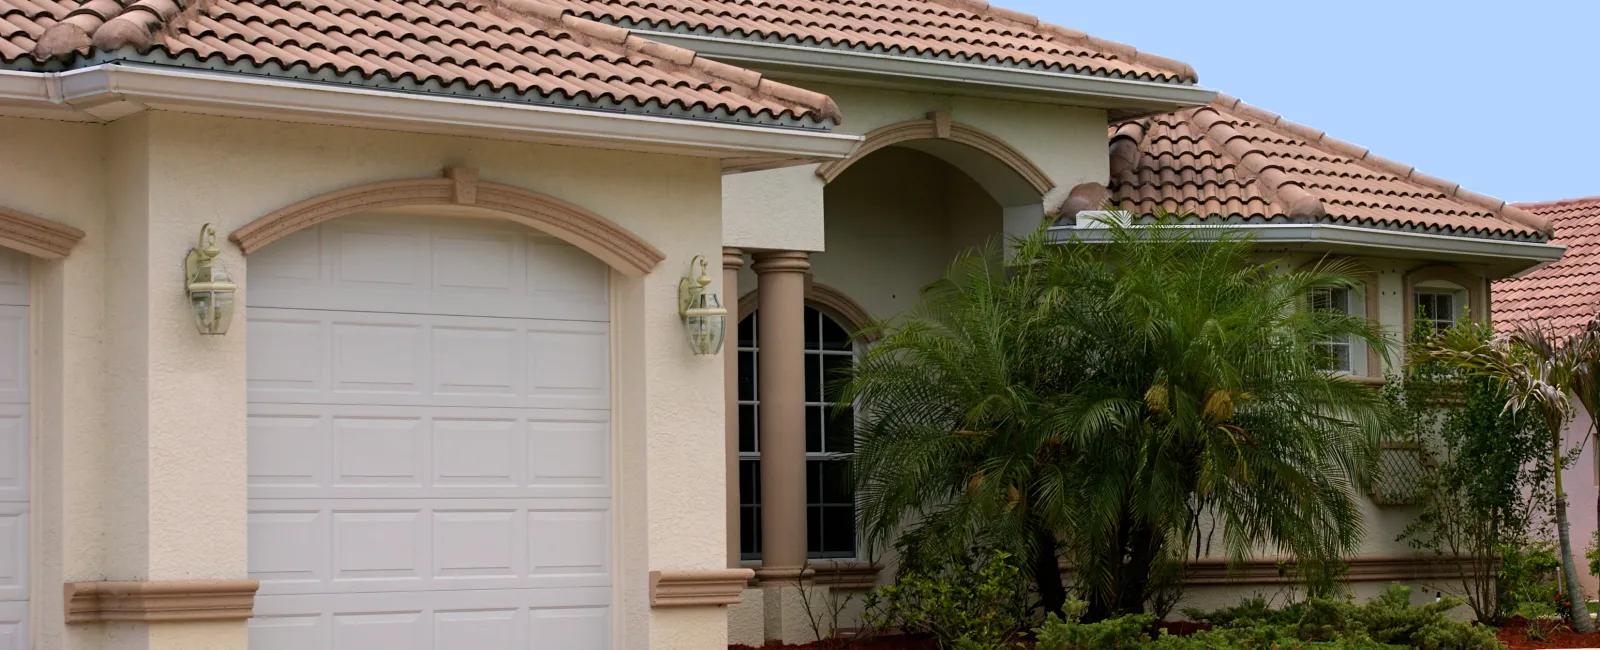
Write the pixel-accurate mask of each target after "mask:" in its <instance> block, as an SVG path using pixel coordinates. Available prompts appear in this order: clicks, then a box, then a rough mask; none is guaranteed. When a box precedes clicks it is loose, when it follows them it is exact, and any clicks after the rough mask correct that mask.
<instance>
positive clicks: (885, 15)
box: [551, 0, 1199, 84]
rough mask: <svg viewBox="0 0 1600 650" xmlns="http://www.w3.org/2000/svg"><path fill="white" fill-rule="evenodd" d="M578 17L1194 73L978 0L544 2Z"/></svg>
mask: <svg viewBox="0 0 1600 650" xmlns="http://www.w3.org/2000/svg"><path fill="white" fill-rule="evenodd" d="M551 1H552V2H555V3H556V4H559V5H560V6H561V7H563V8H565V9H567V10H569V11H572V12H574V13H575V14H577V15H579V16H582V17H584V18H591V19H594V20H598V21H601V22H606V23H611V24H616V25H622V26H625V27H630V28H639V29H648V30H656V31H665V32H677V33H685V34H700V35H707V36H713V37H720V38H727V39H737V40H755V41H769V42H777V43H785V44H791V45H800V46H809V47H819V48H830V49H842V50H851V51H859V52H871V53H875V54H887V55H891V56H905V57H916V58H924V59H931V60H943V61H960V62H963V63H978V64H987V65H997V66H1008V67H1019V68H1026V69H1030V70H1046V71H1053V72H1062V73H1068V74H1081V75H1094V76H1101V77H1111V78H1119V79H1141V80H1146V81H1159V82H1169V83H1180V84H1193V83H1196V82H1198V81H1199V78H1198V77H1197V76H1196V75H1195V72H1194V68H1192V67H1190V66H1189V65H1188V64H1185V63H1181V62H1178V61H1174V60H1172V59H1168V58H1165V57H1160V56H1156V55H1153V54H1149V53H1146V52H1140V51H1138V50H1136V49H1134V48H1132V47H1130V46H1127V45H1123V44H1121V43H1114V42H1112V41H1107V40H1104V39H1100V38H1095V37H1093V36H1089V35H1088V34H1085V33H1083V32H1080V31H1078V30H1075V29H1069V28H1066V27H1060V26H1057V25H1052V24H1050V23H1046V22H1042V21H1040V20H1039V18H1038V17H1036V16H1031V15H1028V14H1024V13H1021V12H1017V11H1011V10H1009V9H1003V8H1000V7H991V6H989V4H988V3H987V2H985V1H984V0H551Z"/></svg>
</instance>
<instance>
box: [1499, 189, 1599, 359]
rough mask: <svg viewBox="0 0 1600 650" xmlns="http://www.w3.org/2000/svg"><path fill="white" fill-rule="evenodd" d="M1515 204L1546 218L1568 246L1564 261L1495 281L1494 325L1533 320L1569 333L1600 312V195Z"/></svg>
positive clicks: (1556, 240) (1558, 239)
mask: <svg viewBox="0 0 1600 650" xmlns="http://www.w3.org/2000/svg"><path fill="white" fill-rule="evenodd" d="M1517 207H1520V208H1522V209H1525V210H1528V211H1529V212H1533V213H1535V214H1540V215H1544V216H1546V217H1548V218H1549V219H1550V221H1551V224H1552V225H1553V226H1555V229H1556V234H1555V238H1554V239H1552V240H1551V241H1552V242H1553V243H1556V244H1562V245H1564V246H1566V247H1567V252H1566V254H1565V255H1563V256H1562V257H1561V259H1559V260H1556V261H1555V262H1552V263H1550V265H1548V266H1545V267H1544V268H1541V269H1538V270H1536V271H1534V272H1532V273H1529V274H1527V275H1524V276H1522V277H1519V278H1512V279H1509V280H1500V281H1499V282H1495V283H1494V288H1493V291H1492V296H1493V299H1492V303H1493V305H1494V323H1495V328H1496V329H1498V330H1501V331H1506V330H1509V329H1511V328H1512V327H1515V325H1516V323H1519V322H1525V321H1535V322H1538V323H1541V324H1543V325H1544V326H1546V327H1553V328H1556V329H1557V330H1560V331H1562V332H1570V331H1572V330H1574V329H1577V328H1580V327H1583V326H1585V325H1587V324H1588V323H1589V320H1590V319H1592V318H1594V316H1595V314H1600V196H1595V197H1590V198H1587V199H1568V200H1565V201H1549V202H1545V203H1518V204H1517Z"/></svg>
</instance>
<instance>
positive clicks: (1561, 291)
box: [1493, 196, 1600, 598]
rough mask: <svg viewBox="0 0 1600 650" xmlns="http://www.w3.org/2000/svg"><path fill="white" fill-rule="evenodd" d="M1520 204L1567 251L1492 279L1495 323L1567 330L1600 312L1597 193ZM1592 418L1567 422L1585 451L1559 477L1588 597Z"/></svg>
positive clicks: (1599, 588)
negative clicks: (1526, 269)
mask: <svg viewBox="0 0 1600 650" xmlns="http://www.w3.org/2000/svg"><path fill="white" fill-rule="evenodd" d="M1517 206H1518V207H1521V208H1522V209H1524V210H1527V211H1529V212H1532V213H1534V214H1538V215H1541V216H1543V217H1545V218H1547V219H1549V220H1550V225H1551V226H1552V227H1554V228H1555V237H1554V238H1552V239H1551V240H1550V241H1551V243H1554V244H1559V245H1562V246H1566V247H1567V254H1566V255H1565V256H1563V257H1562V258H1561V259H1560V260H1557V261H1555V262H1552V263H1550V264H1548V265H1545V266H1544V267H1542V268H1539V269H1537V270H1535V271H1533V272H1531V273H1527V274H1525V275H1522V276H1519V277H1516V278H1509V279H1505V280H1501V281H1499V282H1496V283H1494V287H1493V292H1494V295H1493V298H1494V300H1493V302H1494V312H1493V316H1494V326H1495V330H1496V331H1497V332H1499V333H1509V332H1511V331H1513V330H1514V329H1515V328H1516V327H1517V326H1518V325H1519V324H1524V323H1526V324H1532V325H1536V326H1539V327H1545V328H1549V329H1553V330H1554V331H1555V332H1556V333H1558V334H1568V333H1571V332H1573V331H1574V330H1577V329H1580V328H1583V327H1585V326H1587V325H1588V324H1589V321H1590V320H1592V319H1594V317H1595V316H1596V315H1600V259H1597V258H1596V257H1595V256H1596V254H1600V238H1597V237H1596V236H1595V235H1596V234H1597V233H1600V196H1595V197H1589V198H1586V199H1567V200H1563V201H1544V202H1539V203H1519V204H1517ZM1592 422H1593V420H1592V418H1591V417H1590V415H1589V414H1588V413H1586V412H1583V410H1582V409H1579V412H1578V414H1577V416H1576V417H1574V418H1573V421H1572V422H1571V423H1569V424H1568V425H1567V430H1566V434H1565V436H1564V441H1565V443H1566V444H1567V446H1568V447H1569V448H1570V447H1572V446H1574V445H1578V444H1583V452H1582V453H1581V454H1579V456H1578V458H1577V459H1576V460H1575V461H1573V465H1572V467H1571V468H1570V469H1568V470H1567V473H1566V474H1565V476H1564V477H1563V479H1564V483H1565V488H1566V492H1567V503H1568V506H1567V517H1568V519H1569V521H1570V522H1571V525H1572V546H1573V553H1574V555H1577V556H1578V565H1579V570H1578V574H1579V575H1580V576H1582V579H1583V588H1584V592H1585V593H1587V594H1588V595H1589V597H1590V598H1594V597H1596V596H1597V595H1600V577H1597V576H1595V575H1593V574H1591V573H1590V572H1589V571H1588V570H1587V566H1588V563H1587V562H1585V561H1584V560H1583V559H1582V551H1583V550H1584V549H1586V548H1588V547H1589V546H1590V545H1592V544H1594V542H1593V540H1594V536H1595V531H1596V530H1600V526H1597V522H1600V515H1597V513H1596V508H1597V507H1600V502H1597V497H1600V478H1596V477H1597V476H1600V466H1597V465H1596V462H1597V461H1596V458H1600V456H1597V454H1596V449H1595V447H1596V443H1595V442H1594V440H1593V439H1592V437H1593V435H1594V432H1593V431H1592V430H1591V427H1592V426H1593V424H1592Z"/></svg>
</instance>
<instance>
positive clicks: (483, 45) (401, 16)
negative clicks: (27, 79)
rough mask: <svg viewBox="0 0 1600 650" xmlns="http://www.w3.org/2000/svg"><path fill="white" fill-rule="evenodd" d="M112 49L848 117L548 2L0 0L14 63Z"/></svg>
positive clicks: (720, 115)
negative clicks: (567, 12) (569, 12)
mask: <svg viewBox="0 0 1600 650" xmlns="http://www.w3.org/2000/svg"><path fill="white" fill-rule="evenodd" d="M117 59H126V60H139V61H147V62H154V63H162V64H172V65H184V66H189V67H200V68H212V69H228V70H238V71H247V72H261V73H266V74H273V75H274V76H291V77H293V76H301V77H304V78H308V79H314V80H338V81H344V82H349V81H364V82H368V83H374V84H376V85H380V86H400V87H401V88H403V89H407V90H427V91H433V92H441V91H442V92H452V91H455V92H459V93H461V94H468V95H474V96H485V97H492V98H496V99H508V100H513V101H525V102H538V103H554V104H559V105H568V106H579V107H587V108H603V109H611V110H623V111H636V112H643V113H651V114H661V113H668V114H674V115H677V116H680V117H703V118H710V119H724V120H733V121H743V122H760V123H769V124H771V123H776V124H784V125H789V126H806V127H813V128H829V127H831V125H832V124H837V123H838V122H839V113H838V108H837V107H835V106H834V104H833V101H832V100H831V99H829V98H827V97H826V96H824V95H821V94H818V93H814V92H811V91H808V90H804V89H801V88H796V87H793V86H787V85H784V84H779V83H774V82H772V81H769V80H766V79H763V78H762V77H761V75H760V74H758V73H754V72H750V71H747V70H742V69H740V68H735V67H732V66H727V65H724V64H720V63H716V62H713V61H710V60H709V59H702V58H700V57H698V56H696V55H695V54H694V53H693V52H689V51H687V50H683V49H681V48H675V47H670V46H666V45H663V44H660V43H656V42H653V41H649V40H648V39H645V38H641V37H639V36H637V35H633V34H631V33H629V31H628V30H625V29H621V28H618V27H615V26H610V25H604V24H601V23H597V22H593V21H588V20H583V19H580V18H577V17H574V16H571V15H568V14H566V13H564V12H563V11H562V10H560V9H559V8H557V7H554V6H552V5H548V4H543V3H542V2H540V1H539V0H206V1H204V2H193V1H189V2H188V3H187V4H185V3H183V2H180V0H88V1H82V0H61V1H52V0H0V62H3V63H4V64H7V66H8V67H12V68H22V69H44V70H47V69H59V68H60V67H61V66H62V65H67V66H72V65H81V64H85V63H98V62H102V61H105V60H117ZM63 62H65V63H63ZM52 66H54V67H53V68H52Z"/></svg>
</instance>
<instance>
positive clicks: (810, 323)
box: [738, 305, 856, 560]
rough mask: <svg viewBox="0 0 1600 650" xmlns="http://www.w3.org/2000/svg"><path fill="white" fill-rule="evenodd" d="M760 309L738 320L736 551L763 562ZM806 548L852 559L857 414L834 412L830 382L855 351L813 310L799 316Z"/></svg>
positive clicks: (843, 333)
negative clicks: (847, 456) (851, 463)
mask: <svg viewBox="0 0 1600 650" xmlns="http://www.w3.org/2000/svg"><path fill="white" fill-rule="evenodd" d="M758 318H760V312H759V311H750V312H749V314H748V315H746V316H745V317H744V319H743V320H741V321H740V322H739V340H738V344H739V345H738V350H739V380H738V381H739V553H740V555H741V556H742V557H743V558H744V559H747V560H754V559H760V557H761V446H760V438H761V437H760V430H759V426H760V424H759V423H760V417H759V413H760V409H761V400H760V394H761V393H760V386H759V385H758V383H757V381H758V379H757V377H758V373H757V370H756V364H757V363H758V362H759V355H758V354H757V353H758V351H759V350H760V349H761V341H760V340H759V339H758V338H757V330H758V328H757V327H756V321H757V319H758ZM805 319H806V322H805V366H806V382H805V383H806V386H805V390H806V395H805V401H806V426H805V432H806V533H807V537H808V539H807V540H806V550H807V551H808V556H809V557H811V558H812V559H824V558H854V557H855V556H856V528H855V518H856V507H855V491H854V486H853V484H852V483H851V481H850V473H849V468H848V465H847V463H848V461H846V460H844V459H843V458H842V457H841V455H842V454H844V453H847V452H849V451H850V448H851V445H852V444H853V440H854V438H855V415H854V413H853V412H851V411H850V410H849V409H848V408H846V409H845V410H843V411H838V410H837V409H836V406H837V403H836V402H833V401H830V398H831V397H832V395H831V391H829V390H828V386H827V384H828V382H830V381H832V380H833V379H834V378H835V377H837V376H838V373H839V372H840V371H841V370H842V369H846V368H849V367H850V366H851V365H852V364H854V363H855V354H856V346H855V344H854V343H853V342H852V341H851V337H850V330H849V329H848V328H846V327H845V325H844V324H843V323H841V322H840V320H838V319H835V318H834V317H832V316H830V315H828V314H827V313H825V312H823V311H822V310H819V309H817V308H816V307H813V306H810V305H808V306H807V307H806V311H805Z"/></svg>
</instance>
